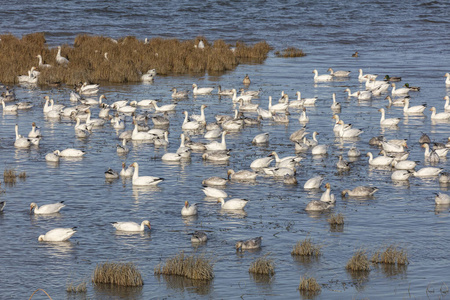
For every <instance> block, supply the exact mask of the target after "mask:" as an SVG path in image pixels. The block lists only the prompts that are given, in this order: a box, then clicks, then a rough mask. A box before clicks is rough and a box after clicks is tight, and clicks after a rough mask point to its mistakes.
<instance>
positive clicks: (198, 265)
mask: <svg viewBox="0 0 450 300" xmlns="http://www.w3.org/2000/svg"><path fill="white" fill-rule="evenodd" d="M154 272H155V274H157V275H179V276H184V277H187V278H190V279H198V280H211V279H213V278H214V273H213V263H212V259H211V258H207V257H206V256H205V255H204V254H201V255H196V254H192V255H185V254H184V251H181V252H180V253H179V254H177V255H176V256H175V257H172V258H168V259H167V260H166V263H165V264H164V265H163V266H162V265H161V264H158V265H157V266H156V267H155V270H154Z"/></svg>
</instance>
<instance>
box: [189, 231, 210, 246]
mask: <svg viewBox="0 0 450 300" xmlns="http://www.w3.org/2000/svg"><path fill="white" fill-rule="evenodd" d="M191 234H192V236H191V242H192V243H204V242H206V241H207V240H208V236H207V235H206V233H204V232H203V231H195V232H194V233H191Z"/></svg>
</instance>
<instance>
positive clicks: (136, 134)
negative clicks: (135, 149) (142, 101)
mask: <svg viewBox="0 0 450 300" xmlns="http://www.w3.org/2000/svg"><path fill="white" fill-rule="evenodd" d="M133 123H134V129H133V132H132V133H131V140H133V141H152V140H154V139H155V135H154V134H151V133H148V132H145V131H139V130H138V124H137V122H136V121H134V122H133Z"/></svg>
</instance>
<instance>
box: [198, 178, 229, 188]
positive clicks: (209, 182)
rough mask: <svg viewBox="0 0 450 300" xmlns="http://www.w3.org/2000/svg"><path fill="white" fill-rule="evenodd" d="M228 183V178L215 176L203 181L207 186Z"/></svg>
mask: <svg viewBox="0 0 450 300" xmlns="http://www.w3.org/2000/svg"><path fill="white" fill-rule="evenodd" d="M227 183H228V179H225V178H221V177H217V176H213V177H209V178H207V179H205V180H203V181H202V185H204V186H205V185H206V186H225V185H226V184H227Z"/></svg>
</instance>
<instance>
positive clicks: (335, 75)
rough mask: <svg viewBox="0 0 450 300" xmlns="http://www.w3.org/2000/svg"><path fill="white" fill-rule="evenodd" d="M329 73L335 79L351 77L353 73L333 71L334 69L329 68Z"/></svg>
mask: <svg viewBox="0 0 450 300" xmlns="http://www.w3.org/2000/svg"><path fill="white" fill-rule="evenodd" d="M328 72H330V75H331V76H334V77H349V76H350V72H351V71H342V70H340V71H333V69H332V68H328Z"/></svg>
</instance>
